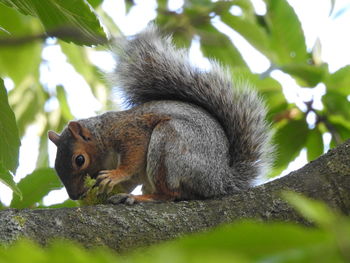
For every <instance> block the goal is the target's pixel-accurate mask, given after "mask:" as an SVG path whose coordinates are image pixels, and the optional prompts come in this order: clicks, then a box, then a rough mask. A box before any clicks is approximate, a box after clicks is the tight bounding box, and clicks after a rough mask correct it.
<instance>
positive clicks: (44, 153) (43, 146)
mask: <svg viewBox="0 0 350 263" xmlns="http://www.w3.org/2000/svg"><path fill="white" fill-rule="evenodd" d="M48 130H49V128H48V125H46V127H45V129H44V131H43V133H44V134H42V135H41V136H40V141H39V154H38V159H37V161H36V168H44V167H49V153H48V141H49V140H48V138H47V131H48Z"/></svg>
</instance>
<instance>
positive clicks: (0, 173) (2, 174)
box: [0, 162, 22, 199]
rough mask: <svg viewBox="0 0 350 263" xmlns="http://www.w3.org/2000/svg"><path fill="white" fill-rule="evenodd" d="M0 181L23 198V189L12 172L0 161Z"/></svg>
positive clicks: (19, 197)
mask: <svg viewBox="0 0 350 263" xmlns="http://www.w3.org/2000/svg"><path fill="white" fill-rule="evenodd" d="M0 182H2V183H4V184H5V185H7V186H8V187H10V189H11V190H12V191H13V192H14V193H15V194H16V195H17V196H18V199H22V193H21V190H19V188H18V187H17V185H16V183H15V181H13V177H12V174H11V173H10V172H9V171H8V170H7V169H5V168H4V167H3V165H2V163H1V162H0Z"/></svg>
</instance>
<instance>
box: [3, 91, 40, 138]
mask: <svg viewBox="0 0 350 263" xmlns="http://www.w3.org/2000/svg"><path fill="white" fill-rule="evenodd" d="M37 85H38V84H37ZM39 93H40V92H38V89H36V87H33V86H29V87H28V86H27V85H25V84H23V85H20V86H17V87H16V88H14V89H13V90H11V91H10V93H9V100H10V102H11V105H12V107H13V110H14V112H15V115H16V117H17V124H18V130H19V135H20V136H23V135H24V133H25V130H26V127H27V126H28V125H29V124H31V123H32V122H33V121H34V120H35V118H36V116H37V114H38V113H39V112H40V111H41V110H43V107H44V101H42V100H40V96H39Z"/></svg>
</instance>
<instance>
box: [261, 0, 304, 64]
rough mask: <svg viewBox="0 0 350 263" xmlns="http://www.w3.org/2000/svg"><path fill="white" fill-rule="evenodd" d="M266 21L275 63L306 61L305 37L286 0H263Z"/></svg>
mask: <svg viewBox="0 0 350 263" xmlns="http://www.w3.org/2000/svg"><path fill="white" fill-rule="evenodd" d="M265 2H266V5H267V13H266V22H267V24H268V28H269V30H270V37H271V38H270V41H271V49H272V50H273V51H274V52H275V54H276V56H275V59H273V60H272V61H273V62H274V63H275V64H278V65H279V64H289V63H297V62H299V63H306V62H307V60H308V58H309V56H308V54H307V52H306V44H305V37H304V33H303V30H302V27H301V24H300V22H299V20H298V17H297V15H296V13H295V12H294V10H293V8H292V7H291V6H290V5H289V4H288V2H287V1H286V0H278V1H275V0H265Z"/></svg>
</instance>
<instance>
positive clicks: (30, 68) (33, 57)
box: [0, 1, 42, 85]
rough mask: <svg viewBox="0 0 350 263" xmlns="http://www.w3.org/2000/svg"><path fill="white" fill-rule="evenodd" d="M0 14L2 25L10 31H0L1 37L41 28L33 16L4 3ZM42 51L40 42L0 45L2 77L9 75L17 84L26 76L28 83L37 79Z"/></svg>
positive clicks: (0, 23) (24, 33)
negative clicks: (25, 14)
mask: <svg viewBox="0 0 350 263" xmlns="http://www.w3.org/2000/svg"><path fill="white" fill-rule="evenodd" d="M0 3H1V1H0ZM0 14H1V15H0V26H2V27H4V28H5V29H6V30H7V31H9V32H10V34H8V33H4V32H2V31H0V37H1V38H8V37H10V36H14V37H15V36H21V35H28V34H34V33H35V32H36V31H37V30H38V29H39V23H38V22H37V21H34V19H33V18H31V17H28V16H24V15H22V14H20V13H18V12H16V11H15V10H14V9H11V8H8V7H6V6H3V5H2V4H0ZM41 51H42V44H41V43H38V42H31V43H27V44H25V45H19V46H0V77H1V76H8V77H10V78H11V79H12V80H13V81H14V82H15V84H17V85H18V84H20V83H21V82H23V81H24V79H26V78H27V80H26V82H27V83H29V82H31V83H33V82H34V81H37V79H38V76H39V65H40V61H41V57H40V55H41ZM14 58H16V59H14Z"/></svg>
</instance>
